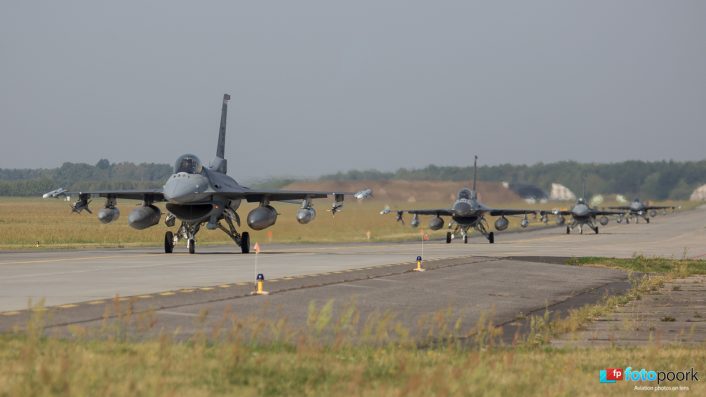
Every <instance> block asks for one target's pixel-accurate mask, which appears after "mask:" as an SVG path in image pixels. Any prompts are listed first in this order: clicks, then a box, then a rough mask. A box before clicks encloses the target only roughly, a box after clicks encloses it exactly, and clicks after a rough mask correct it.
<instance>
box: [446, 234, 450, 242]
mask: <svg viewBox="0 0 706 397" xmlns="http://www.w3.org/2000/svg"><path fill="white" fill-rule="evenodd" d="M446 244H451V232H446Z"/></svg>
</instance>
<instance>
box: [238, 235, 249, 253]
mask: <svg viewBox="0 0 706 397" xmlns="http://www.w3.org/2000/svg"><path fill="white" fill-rule="evenodd" d="M240 252H242V253H243V254H249V253H250V233H248V232H243V235H242V236H240Z"/></svg>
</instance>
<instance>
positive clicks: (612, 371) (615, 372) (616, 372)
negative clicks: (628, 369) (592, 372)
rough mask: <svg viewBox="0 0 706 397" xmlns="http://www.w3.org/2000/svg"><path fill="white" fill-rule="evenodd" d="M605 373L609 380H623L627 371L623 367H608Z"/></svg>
mask: <svg viewBox="0 0 706 397" xmlns="http://www.w3.org/2000/svg"><path fill="white" fill-rule="evenodd" d="M605 375H606V376H605V377H606V379H607V380H623V376H624V375H625V373H624V372H623V369H622V368H606V370H605Z"/></svg>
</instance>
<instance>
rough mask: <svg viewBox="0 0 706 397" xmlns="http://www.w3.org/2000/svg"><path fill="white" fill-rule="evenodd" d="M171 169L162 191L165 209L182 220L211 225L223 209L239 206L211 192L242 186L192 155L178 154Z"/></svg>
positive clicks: (238, 202)
mask: <svg viewBox="0 0 706 397" xmlns="http://www.w3.org/2000/svg"><path fill="white" fill-rule="evenodd" d="M174 171H175V173H174V174H172V175H171V176H170V177H169V179H167V181H166V182H165V184H164V186H163V188H162V190H163V194H164V198H165V199H166V200H167V205H166V207H167V210H169V212H170V213H171V214H172V215H174V216H175V217H177V218H178V219H179V220H181V221H182V222H186V223H188V224H198V223H202V222H206V221H213V222H211V223H214V224H215V221H217V220H218V219H220V218H221V217H222V215H223V211H224V210H225V209H226V208H228V207H230V208H233V209H237V207H238V206H239V205H240V200H223V199H218V198H216V197H215V196H214V195H213V193H215V192H218V191H219V190H221V189H224V188H230V189H237V188H240V189H243V190H245V188H243V187H242V186H240V185H238V183H237V182H236V181H235V180H234V179H233V178H231V177H229V176H228V175H226V174H223V173H220V172H217V171H213V170H210V169H208V168H205V167H203V166H202V165H201V162H200V161H199V160H198V158H197V157H196V156H194V155H183V156H181V157H179V159H178V160H177V163H176V166H175V168H174ZM236 202H237V203H236Z"/></svg>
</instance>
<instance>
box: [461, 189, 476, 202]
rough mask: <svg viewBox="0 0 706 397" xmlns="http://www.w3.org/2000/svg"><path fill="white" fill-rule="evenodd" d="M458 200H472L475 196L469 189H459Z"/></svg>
mask: <svg viewBox="0 0 706 397" xmlns="http://www.w3.org/2000/svg"><path fill="white" fill-rule="evenodd" d="M458 199H459V200H464V199H465V200H472V199H475V194H473V192H472V191H471V190H470V189H465V188H464V189H461V190H459V191H458Z"/></svg>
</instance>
